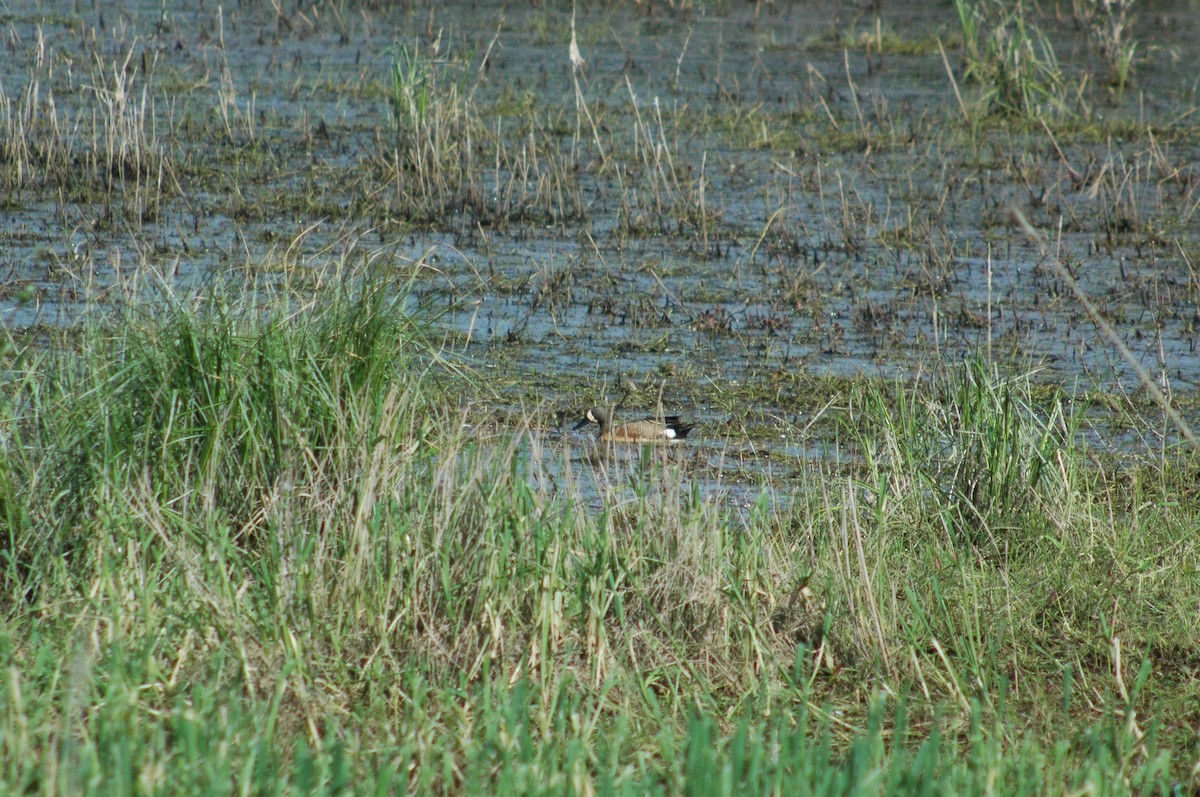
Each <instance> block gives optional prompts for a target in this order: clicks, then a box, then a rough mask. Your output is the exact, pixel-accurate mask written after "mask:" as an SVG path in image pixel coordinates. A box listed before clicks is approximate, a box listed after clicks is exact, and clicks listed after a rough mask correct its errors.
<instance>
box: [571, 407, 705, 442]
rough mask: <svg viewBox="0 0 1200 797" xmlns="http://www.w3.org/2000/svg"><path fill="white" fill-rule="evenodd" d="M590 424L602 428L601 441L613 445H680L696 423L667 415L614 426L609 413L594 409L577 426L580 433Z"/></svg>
mask: <svg viewBox="0 0 1200 797" xmlns="http://www.w3.org/2000/svg"><path fill="white" fill-rule="evenodd" d="M589 423H594V424H596V425H597V426H599V427H600V439H601V440H603V441H605V442H611V443H678V442H679V441H681V440H683V439H685V438H686V437H687V436H688V432H690V431H692V428H693V427H694V426H695V424H694V423H685V422H683V421H682V420H680V418H679V416H678V415H667V416H665V417H662V418H647V419H645V420H641V421H629V422H628V423H620V424H615V425H614V424H612V423H610V422H609V417H608V413H607V412H605V411H604V410H602V409H601V408H599V407H592V408H591V409H590V410H588V411H587V413H586V414H585V415H584V416H583V419H582V420H581V421H580V422H579V423H577V424H575V430H576V431H578V430H580V429H582V428H583V427H585V426H587V425H588V424H589Z"/></svg>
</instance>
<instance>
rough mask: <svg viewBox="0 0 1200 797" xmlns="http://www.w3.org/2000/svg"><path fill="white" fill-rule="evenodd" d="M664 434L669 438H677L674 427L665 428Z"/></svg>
mask: <svg viewBox="0 0 1200 797" xmlns="http://www.w3.org/2000/svg"><path fill="white" fill-rule="evenodd" d="M663 434H664V435H666V436H667V439H668V440H674V439H675V430H674V429H664V430H663Z"/></svg>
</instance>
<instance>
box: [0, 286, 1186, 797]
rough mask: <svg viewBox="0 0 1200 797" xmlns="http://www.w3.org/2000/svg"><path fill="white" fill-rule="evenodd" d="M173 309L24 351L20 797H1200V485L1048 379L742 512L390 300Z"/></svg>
mask: <svg viewBox="0 0 1200 797" xmlns="http://www.w3.org/2000/svg"><path fill="white" fill-rule="evenodd" d="M165 299H166V300H165V301H164V302H161V303H160V304H159V305H158V306H159V307H161V309H159V310H155V311H149V310H140V309H137V310H134V311H130V312H128V313H127V314H125V315H122V316H120V317H108V318H103V319H100V318H97V319H94V320H93V321H92V322H90V323H89V324H87V325H85V327H84V328H82V329H79V330H76V331H75V332H73V333H72V334H70V335H63V336H62V337H61V339H57V340H54V341H52V342H51V343H49V344H48V345H45V344H43V345H41V346H39V347H38V348H31V347H29V346H28V345H27V341H23V340H13V341H10V342H9V343H10V345H9V346H7V347H6V348H5V354H4V355H3V356H4V358H5V359H4V361H3V363H2V367H3V368H4V371H5V374H6V378H5V380H4V382H3V387H2V392H0V441H2V444H3V451H4V456H3V458H2V459H0V532H2V534H0V590H2V595H3V597H2V598H0V605H2V606H3V607H4V608H3V615H2V617H3V620H2V621H0V622H2V624H0V791H4V792H12V793H16V792H45V793H71V794H82V793H120V794H127V793H131V792H170V793H178V794H188V793H210V792H218V793H228V792H233V791H236V792H244V793H264V794H287V793H297V794H301V793H303V794H308V793H313V792H327V793H337V792H353V793H396V792H403V791H411V792H417V793H427V792H438V793H454V794H458V793H469V794H498V793H504V794H518V793H537V794H546V793H572V794H642V793H663V794H679V793H686V794H734V793H745V792H747V791H750V792H754V793H777V794H881V793H912V792H925V793H945V794H972V793H980V794H983V793H1006V794H1008V793H1013V794H1017V793H1020V794H1026V793H1041V794H1058V793H1062V792H1063V791H1075V790H1086V791H1091V792H1096V793H1121V792H1125V791H1130V790H1133V791H1145V792H1150V793H1170V792H1171V790H1172V789H1173V788H1175V786H1174V784H1181V785H1180V786H1179V788H1181V789H1183V790H1184V791H1186V790H1187V789H1190V788H1194V787H1195V783H1196V781H1195V777H1196V776H1195V774H1194V770H1193V767H1194V765H1195V762H1196V757H1197V749H1196V742H1195V736H1194V729H1195V727H1196V725H1197V722H1200V687H1197V685H1196V684H1197V683H1200V679H1197V678H1196V675H1197V671H1198V670H1200V642H1197V640H1196V635H1195V633H1194V624H1195V608H1196V607H1195V595H1196V592H1195V585H1196V584H1197V583H1200V579H1198V569H1200V568H1198V564H1200V541H1197V539H1196V537H1195V534H1194V529H1195V528H1196V527H1197V525H1198V520H1200V503H1198V502H1197V500H1196V495H1195V490H1194V487H1189V485H1192V484H1194V474H1195V472H1196V471H1195V468H1196V464H1195V461H1194V459H1193V458H1192V457H1190V456H1182V455H1174V454H1171V453H1170V452H1167V453H1160V454H1159V456H1158V457H1157V458H1153V459H1152V458H1145V459H1142V460H1138V461H1136V462H1131V463H1122V466H1121V467H1120V468H1118V467H1116V466H1114V465H1111V464H1107V465H1106V464H1103V460H1101V459H1098V458H1097V457H1096V456H1094V455H1093V453H1092V452H1090V451H1089V450H1088V449H1087V447H1086V445H1085V444H1084V443H1083V442H1082V440H1083V437H1082V436H1081V435H1080V434H1079V430H1080V429H1081V428H1082V420H1081V417H1080V416H1079V415H1078V414H1077V413H1078V411H1077V410H1076V409H1074V408H1072V407H1071V406H1070V405H1069V404H1068V403H1067V402H1066V400H1065V399H1064V398H1063V397H1061V396H1060V395H1059V394H1057V393H1055V392H1053V391H1045V390H1038V389H1035V388H1034V387H1033V386H1032V385H1031V382H1030V379H1029V378H1028V377H1027V376H1022V375H1016V376H1003V375H1001V374H998V373H996V372H995V371H994V370H992V369H990V368H989V367H986V366H984V365H982V364H979V363H974V364H969V365H967V366H962V367H952V368H946V369H940V370H939V371H937V372H936V373H934V374H933V375H932V376H931V377H930V378H929V379H927V380H925V381H923V382H920V383H911V384H909V383H900V384H896V385H892V386H887V387H876V388H871V389H868V390H864V391H859V392H858V393H857V394H855V396H854V397H853V398H852V400H851V402H850V406H849V408H848V410H847V415H846V418H847V424H846V426H845V431H844V432H843V449H844V450H845V452H846V453H847V454H853V455H854V456H855V457H856V461H855V464H853V465H851V466H849V467H847V468H844V469H842V470H839V471H836V472H834V471H830V470H828V467H827V466H812V467H808V468H804V469H802V470H801V471H800V472H799V474H798V475H796V476H795V477H794V478H793V479H789V480H788V481H786V482H785V481H778V482H775V483H766V484H764V485H763V492H762V495H761V497H760V498H759V500H758V501H757V502H756V503H754V505H753V506H751V507H749V508H747V509H744V510H743V509H734V508H730V507H729V505H728V504H727V503H725V502H724V501H722V499H721V496H720V495H719V494H712V495H710V494H704V493H702V492H701V491H700V490H699V489H698V488H697V487H695V486H694V483H693V481H692V475H693V474H692V471H691V470H690V469H691V468H694V467H696V466H695V465H693V464H688V463H687V462H686V461H680V460H679V459H677V458H674V457H665V456H658V455H656V454H654V453H653V452H647V453H646V456H644V457H643V458H641V459H639V460H635V461H634V462H620V461H613V462H609V463H608V464H607V465H601V466H593V465H591V464H587V463H586V462H581V461H580V459H579V458H578V456H577V453H578V452H576V456H575V457H574V458H573V457H572V456H571V452H570V449H569V448H567V447H565V446H561V445H559V444H558V443H557V441H555V440H553V439H551V438H550V437H548V436H547V434H546V433H545V431H544V430H541V429H538V428H536V427H535V426H533V425H532V424H531V423H526V422H523V421H521V420H520V419H519V418H518V420H516V421H514V422H513V423H512V424H510V426H509V427H508V428H506V429H504V430H502V431H499V432H495V431H490V430H488V429H487V428H486V426H484V425H481V424H479V423H478V422H479V421H480V420H481V418H480V415H479V413H478V411H473V410H472V409H471V405H470V403H469V402H468V401H466V400H464V397H466V398H469V397H471V396H472V395H474V394H475V393H477V392H481V391H480V387H479V385H478V384H477V381H476V379H475V377H473V376H472V375H471V373H470V371H469V370H467V369H464V368H463V367H462V366H460V365H458V364H456V363H454V362H453V361H449V360H447V359H446V358H445V357H444V356H442V355H441V354H439V345H438V342H437V335H436V334H435V333H436V327H435V326H433V325H432V322H431V321H430V320H429V319H428V318H424V317H422V316H421V315H420V314H419V313H416V312H415V311H413V309H412V305H411V304H410V303H409V302H407V301H406V300H405V299H404V297H403V295H402V293H397V292H394V291H392V290H385V289H384V288H383V282H382V281H381V280H378V279H377V278H373V277H369V276H364V275H357V276H354V277H352V278H350V277H348V278H347V279H346V280H345V281H343V282H341V283H339V284H337V285H332V286H324V287H319V288H318V289H317V290H316V295H315V298H314V299H313V300H311V301H302V300H300V299H297V298H295V297H294V296H293V297H290V298H289V296H288V295H287V294H286V293H282V292H280V293H275V294H270V295H268V294H264V293H259V294H243V293H240V292H239V291H238V290H234V289H229V290H225V289H220V288H213V289H212V290H211V291H209V292H208V293H207V294H206V295H205V296H203V297H201V298H200V299H197V300H195V301H185V300H184V299H181V298H179V297H175V296H167V297H165ZM530 417H531V418H532V417H534V415H533V414H531V415H530Z"/></svg>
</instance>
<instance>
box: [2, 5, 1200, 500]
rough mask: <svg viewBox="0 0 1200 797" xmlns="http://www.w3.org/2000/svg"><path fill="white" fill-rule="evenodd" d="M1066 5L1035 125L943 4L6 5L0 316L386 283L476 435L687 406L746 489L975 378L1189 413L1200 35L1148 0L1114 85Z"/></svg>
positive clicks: (53, 321)
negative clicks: (950, 366)
mask: <svg viewBox="0 0 1200 797" xmlns="http://www.w3.org/2000/svg"><path fill="white" fill-rule="evenodd" d="M1083 5H1087V4H1083ZM1078 6H1080V4H1074V6H1073V5H1072V4H1071V3H1057V4H1053V3H1052V4H1043V7H1042V8H1040V9H1039V10H1038V15H1037V17H1036V20H1037V24H1038V25H1039V30H1040V31H1043V32H1044V34H1045V37H1046V41H1047V42H1049V43H1050V44H1052V45H1053V48H1054V53H1055V57H1056V61H1057V68H1058V69H1059V71H1060V72H1061V75H1062V81H1063V84H1064V85H1065V86H1066V87H1067V90H1066V91H1064V92H1062V95H1063V96H1065V97H1067V101H1068V105H1067V107H1060V108H1054V109H1049V110H1047V111H1046V112H1045V113H1033V114H1030V115H1029V117H1028V118H1027V119H1026V120H1025V121H1024V122H1013V120H1012V118H1011V115H1008V116H1004V115H1000V114H997V113H996V112H995V109H994V108H992V107H990V106H988V98H987V87H986V86H982V85H980V84H979V83H978V81H977V80H975V79H973V76H972V74H971V73H970V70H969V68H968V63H967V58H966V55H965V52H966V45H965V42H964V35H965V34H964V29H963V26H962V25H961V23H960V21H959V17H958V16H957V14H956V11H955V6H954V5H953V4H952V3H949V2H933V3H926V2H884V3H875V4H868V3H851V2H820V3H818V2H794V3H793V2H783V1H782V0H781V2H776V3H749V2H712V3H695V4H693V3H686V2H677V3H663V2H649V3H633V2H612V3H600V2H597V3H580V4H578V5H577V6H576V8H575V10H574V13H572V8H571V5H570V4H567V3H528V2H523V3H480V2H449V3H442V2H435V3H426V2H411V3H395V4H392V3H345V2H317V3H295V2H291V0H289V1H288V2H284V3H266V2H250V1H247V2H239V3H230V4H220V3H216V2H212V0H185V1H184V2H170V3H164V2H159V1H157V0H155V1H154V2H150V1H147V2H137V1H134V2H123V3H116V4H110V3H94V2H73V3H48V2H38V1H37V0H16V1H15V2H10V3H6V4H5V5H4V7H3V9H0V29H2V31H3V34H4V45H3V50H4V56H3V58H2V59H0V87H2V89H3V94H2V97H0V99H2V103H0V112H2V113H3V117H2V123H3V124H4V126H5V130H4V136H5V138H6V141H7V143H6V144H5V145H4V147H5V148H4V149H3V158H0V175H2V186H0V191H2V193H0V206H2V208H3V210H2V216H0V218H2V219H3V221H2V224H0V282H2V288H0V320H2V323H3V324H4V326H5V327H6V328H7V330H9V332H10V334H11V335H14V336H17V337H18V338H20V337H21V336H25V335H29V334H36V333H37V331H38V330H39V329H43V328H45V327H59V326H63V325H71V324H75V323H78V322H79V320H80V319H81V317H83V316H85V315H87V314H90V313H95V312H96V311H97V308H105V307H118V306H121V305H123V304H129V303H143V302H146V303H153V302H156V301H162V296H163V293H164V291H173V292H176V293H178V294H180V295H187V294H198V295H200V294H203V292H204V291H206V290H212V289H213V286H214V285H222V286H230V285H235V286H236V285H250V284H254V285H263V286H271V285H276V286H285V285H286V286H287V289H289V290H297V291H300V290H302V287H303V285H304V284H305V283H306V282H307V283H317V282H326V281H334V280H336V279H337V278H338V275H339V274H341V273H343V272H347V271H352V270H354V269H355V268H356V267H362V266H364V265H366V266H368V267H369V268H370V270H372V271H373V272H375V273H376V274H383V275H385V276H386V277H387V278H389V279H392V280H394V282H395V285H396V290H397V292H398V293H399V292H407V293H408V295H410V296H411V299H410V300H409V304H408V305H407V307H408V309H409V310H410V311H413V312H421V313H425V314H426V315H427V316H428V317H430V318H432V319H434V323H435V324H437V325H438V328H439V329H441V330H443V331H444V337H445V342H444V344H443V345H444V352H445V354H446V355H447V356H452V357H455V358H461V359H462V361H463V362H464V363H466V364H467V365H469V366H470V367H471V368H472V369H475V373H476V374H477V375H478V377H477V378H478V380H479V382H480V383H482V384H483V386H484V388H485V389H484V390H483V391H482V392H483V394H484V398H481V399H479V406H478V408H477V409H475V410H473V412H474V417H478V418H480V419H481V425H483V424H484V419H492V418H494V419H495V423H497V424H498V425H500V426H503V425H504V422H505V421H504V419H505V418H506V417H507V416H508V414H509V413H512V412H514V411H516V410H521V411H533V412H534V413H535V414H536V416H537V417H538V418H540V419H541V422H542V424H543V428H544V430H545V431H546V433H547V434H548V435H549V436H550V437H551V438H552V439H563V440H567V441H573V442H575V443H578V444H582V443H583V442H584V441H585V440H586V439H587V438H586V436H585V435H586V434H587V432H579V433H572V432H570V431H569V429H570V425H571V424H572V422H573V421H574V420H575V419H576V418H578V417H579V415H580V414H581V413H582V411H583V410H584V409H585V408H586V407H587V406H590V405H593V404H620V405H621V409H622V412H623V413H624V414H628V415H639V414H652V413H654V412H656V411H657V410H658V409H659V408H660V407H661V408H664V409H665V410H666V411H668V412H671V413H676V414H684V415H688V416H690V417H693V418H695V419H696V420H698V421H699V425H698V427H697V431H696V432H695V433H694V435H695V437H697V438H698V444H697V446H696V447H693V448H691V449H688V450H689V452H692V453H691V454H690V455H693V456H696V457H699V458H700V459H702V460H703V461H704V462H705V463H707V464H708V465H710V466H711V468H712V470H713V472H714V473H715V474H716V475H715V476H714V477H713V478H714V479H716V480H722V479H723V480H726V481H728V482H734V483H736V482H738V481H739V479H741V477H742V476H744V475H746V474H747V473H749V474H751V475H753V474H758V473H761V471H762V470H763V469H768V470H770V469H776V470H778V471H779V472H781V473H786V472H787V470H788V468H790V467H791V466H792V464H793V463H796V462H800V461H808V460H812V459H822V460H823V459H836V458H837V457H838V456H839V450H840V449H839V446H838V444H837V439H836V435H837V432H836V424H834V422H833V421H834V420H835V419H836V418H837V417H839V414H843V415H844V413H845V411H846V409H847V406H848V394H849V392H850V391H852V390H853V389H854V385H855V384H856V383H857V382H858V381H859V380H863V379H878V378H885V379H889V378H897V379H901V380H913V379H917V378H918V377H919V376H920V374H921V373H922V372H923V371H925V370H928V369H929V368H930V367H931V364H934V363H945V362H955V361H958V360H961V359H963V358H966V357H970V356H981V357H986V358H988V359H990V360H992V361H994V362H996V363H998V364H999V366H1000V367H1002V368H1004V369H1012V370H1014V371H1017V372H1022V373H1028V372H1034V373H1035V378H1036V379H1037V380H1039V381H1042V382H1045V383H1046V384H1047V385H1051V386H1054V387H1061V388H1063V389H1065V390H1067V391H1069V392H1071V393H1072V394H1088V395H1093V396H1094V395H1097V394H1102V395H1108V396H1112V397H1113V400H1114V401H1115V402H1118V403H1120V402H1137V401H1144V396H1143V395H1142V394H1143V388H1142V386H1141V384H1140V382H1139V378H1138V376H1137V374H1136V366H1140V367H1141V368H1142V369H1144V370H1145V371H1146V372H1147V373H1148V374H1150V375H1151V376H1152V378H1153V379H1154V380H1155V381H1156V383H1157V384H1159V386H1160V387H1161V388H1162V389H1163V390H1164V391H1165V392H1167V393H1168V394H1169V395H1170V396H1171V397H1172V398H1173V399H1175V400H1176V401H1177V402H1179V405H1180V407H1181V408H1182V413H1183V415H1184V416H1185V417H1186V418H1188V419H1189V420H1191V421H1193V422H1195V421H1196V413H1195V412H1193V411H1192V410H1191V409H1189V408H1194V407H1195V406H1196V403H1195V397H1196V391H1197V386H1198V381H1200V356H1198V354H1197V352H1196V335H1197V322H1198V321H1200V315H1198V311H1197V306H1198V305H1197V301H1198V296H1197V291H1198V288H1200V281H1198V278H1197V275H1196V271H1195V265H1194V264H1195V262H1196V260H1197V257H1196V254H1197V251H1198V249H1197V238H1198V234H1197V233H1198V230H1197V220H1196V210H1197V206H1198V204H1200V198H1198V195H1197V179H1196V178H1197V164H1198V162H1200V159H1198V158H1197V145H1198V143H1200V128H1198V127H1197V119H1196V114H1195V110H1196V108H1197V96H1196V82H1195V79H1194V77H1192V76H1194V75H1195V74H1196V73H1197V70H1196V68H1195V67H1196V65H1197V60H1198V55H1200V51H1198V49H1197V47H1198V45H1197V42H1198V41H1200V37H1197V27H1198V26H1200V15H1197V14H1196V13H1194V12H1195V6H1194V4H1192V3H1187V2H1178V3H1168V2H1146V3H1138V4H1137V5H1136V6H1134V12H1133V16H1132V18H1131V20H1130V25H1131V28H1132V31H1133V33H1132V36H1133V39H1134V40H1136V41H1137V42H1138V43H1139V47H1138V49H1137V51H1136V59H1135V71H1134V76H1133V79H1132V80H1131V81H1130V82H1129V83H1128V84H1127V85H1122V86H1113V85H1110V82H1109V81H1106V79H1105V72H1104V69H1105V67H1104V64H1103V59H1102V57H1101V55H1100V54H1099V51H1098V50H1097V47H1096V43H1095V41H1094V39H1092V38H1089V36H1090V35H1091V34H1090V33H1089V30H1090V29H1089V27H1088V26H1089V25H1090V24H1093V23H1095V21H1094V20H1093V21H1091V22H1089V21H1087V20H1081V19H1080V17H1079V14H1078V8H1077V7H1078ZM1031 13H1032V12H1031ZM1097 24H1098V23H1097ZM573 39H574V42H575V45H576V47H577V48H578V54H579V56H580V57H581V58H582V61H583V63H582V64H575V65H573V62H572V58H571V55H572V40H573ZM1022 219H1024V220H1026V221H1027V222H1028V225H1024V224H1023V223H1022ZM1064 273H1065V274H1066V275H1068V277H1069V279H1064ZM1072 283H1073V285H1074V286H1075V287H1073V285H1072ZM1076 288H1077V290H1076ZM1081 295H1082V296H1083V297H1084V298H1082V299H1081V298H1080V296H1081ZM1085 299H1086V300H1087V301H1090V302H1091V303H1092V305H1093V306H1094V308H1095V314H1096V315H1098V316H1099V317H1100V318H1102V319H1104V321H1105V322H1106V323H1107V324H1109V325H1111V328H1112V330H1113V333H1112V335H1110V336H1106V335H1105V334H1104V333H1103V332H1102V331H1101V330H1100V329H1099V327H1098V326H1097V323H1096V321H1095V318H1094V317H1093V315H1090V314H1089V311H1088V309H1087V307H1086V305H1085V304H1084V300H1085ZM1113 335H1115V338H1116V339H1118V340H1119V341H1120V342H1121V343H1123V344H1124V346H1126V347H1127V349H1128V351H1129V352H1130V354H1131V356H1132V360H1131V359H1130V358H1128V357H1126V356H1124V355H1123V354H1122V353H1121V352H1120V351H1119V350H1118V347H1117V346H1116V345H1115V343H1114V338H1113ZM1161 431H1162V430H1159V432H1161ZM1155 434H1156V433H1154V432H1150V433H1147V432H1146V431H1145V430H1136V429H1128V428H1121V427H1120V426H1119V425H1114V426H1113V427H1111V428H1109V429H1107V431H1106V432H1104V434H1103V436H1104V441H1103V442H1104V443H1105V444H1106V445H1110V446H1112V447H1114V448H1116V449H1120V448H1121V447H1124V446H1131V447H1136V446H1140V445H1153V444H1154V443H1155V441H1156V438H1155V439H1151V438H1154V435H1155ZM560 435H561V438H560V437H559V436H560Z"/></svg>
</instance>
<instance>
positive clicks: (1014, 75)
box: [954, 0, 1071, 119]
mask: <svg viewBox="0 0 1200 797" xmlns="http://www.w3.org/2000/svg"><path fill="white" fill-rule="evenodd" d="M954 8H955V10H956V11H957V12H958V20H959V25H960V27H961V29H962V34H963V56H964V58H965V60H966V76H967V78H968V79H969V80H970V81H971V82H973V83H975V84H976V85H978V86H979V87H980V89H981V90H982V95H981V97H980V99H979V103H980V105H981V106H982V107H983V108H985V109H986V110H987V112H988V113H993V114H999V115H1003V116H1014V117H1029V118H1033V119H1037V118H1041V117H1043V116H1046V115H1050V116H1062V115H1067V114H1069V113H1070V112H1071V107H1070V88H1069V86H1068V83H1067V79H1066V77H1065V76H1064V74H1063V71H1062V70H1061V69H1060V68H1059V65H1058V58H1057V56H1056V55H1055V52H1054V47H1053V45H1052V44H1051V43H1050V40H1049V39H1048V38H1047V36H1046V34H1045V33H1044V32H1043V31H1042V30H1041V28H1039V27H1038V26H1037V24H1035V23H1034V22H1033V21H1032V20H1031V19H1030V18H1029V15H1030V13H1031V9H1030V8H1029V7H1027V6H1026V5H1025V3H1024V2H1017V3H1007V2H1003V0H954Z"/></svg>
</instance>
